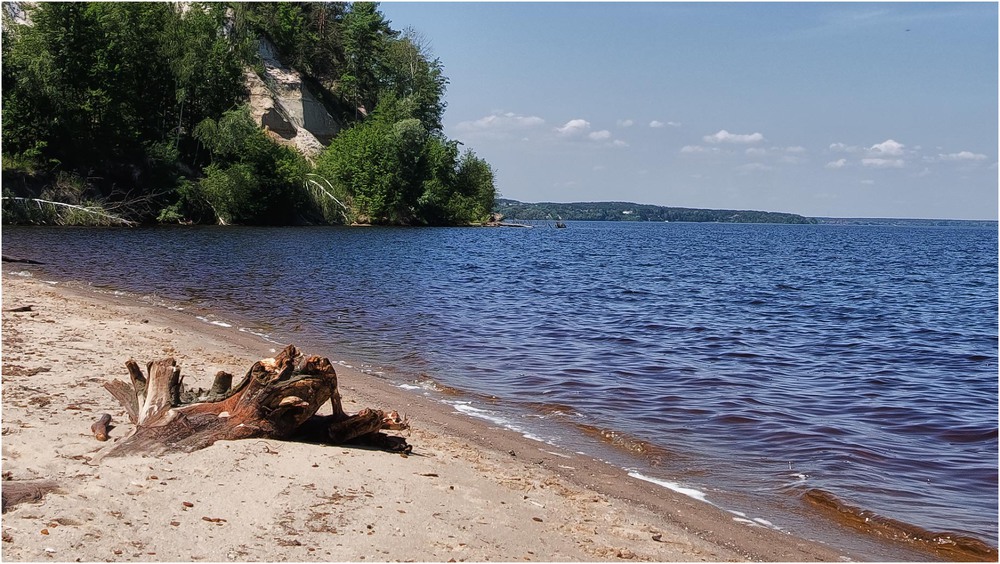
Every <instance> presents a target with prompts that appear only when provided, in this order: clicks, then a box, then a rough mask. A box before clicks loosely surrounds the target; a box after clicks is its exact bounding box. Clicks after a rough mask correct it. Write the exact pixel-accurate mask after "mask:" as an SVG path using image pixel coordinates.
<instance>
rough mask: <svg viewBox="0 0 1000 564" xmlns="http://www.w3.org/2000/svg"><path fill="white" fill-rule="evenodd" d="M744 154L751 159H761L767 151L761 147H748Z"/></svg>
mask: <svg viewBox="0 0 1000 564" xmlns="http://www.w3.org/2000/svg"><path fill="white" fill-rule="evenodd" d="M746 153H747V155H749V156H751V157H763V156H766V155H767V153H768V151H767V149H765V148H763V147H750V148H749V149H747V150H746Z"/></svg>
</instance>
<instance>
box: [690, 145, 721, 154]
mask: <svg viewBox="0 0 1000 564" xmlns="http://www.w3.org/2000/svg"><path fill="white" fill-rule="evenodd" d="M718 150H719V149H717V148H716V147H702V146H701V145H684V146H683V147H681V152H682V153H688V154H695V153H715V152H718Z"/></svg>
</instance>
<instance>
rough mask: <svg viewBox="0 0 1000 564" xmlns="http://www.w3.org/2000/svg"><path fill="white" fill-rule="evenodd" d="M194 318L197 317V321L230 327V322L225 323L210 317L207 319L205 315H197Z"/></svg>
mask: <svg viewBox="0 0 1000 564" xmlns="http://www.w3.org/2000/svg"><path fill="white" fill-rule="evenodd" d="M195 319H197V320H198V321H204V322H205V323H209V324H211V325H217V326H219V327H226V328H229V327H232V325H231V324H229V323H226V322H225V321H213V320H211V319H209V318H207V317H204V316H202V315H199V316H197V317H195Z"/></svg>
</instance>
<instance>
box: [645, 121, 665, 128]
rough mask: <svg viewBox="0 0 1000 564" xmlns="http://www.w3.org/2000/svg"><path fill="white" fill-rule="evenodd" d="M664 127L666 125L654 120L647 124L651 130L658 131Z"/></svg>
mask: <svg viewBox="0 0 1000 564" xmlns="http://www.w3.org/2000/svg"><path fill="white" fill-rule="evenodd" d="M665 125H667V124H665V123H663V122H662V121H659V120H655V119H654V120H653V121H651V122H649V127H652V128H653V129H659V128H661V127H663V126H665Z"/></svg>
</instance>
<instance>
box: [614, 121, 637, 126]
mask: <svg viewBox="0 0 1000 564" xmlns="http://www.w3.org/2000/svg"><path fill="white" fill-rule="evenodd" d="M616 123H617V125H618V127H632V126H633V125H635V122H634V121H632V120H630V119H620V120H618V121H617V122H616Z"/></svg>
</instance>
